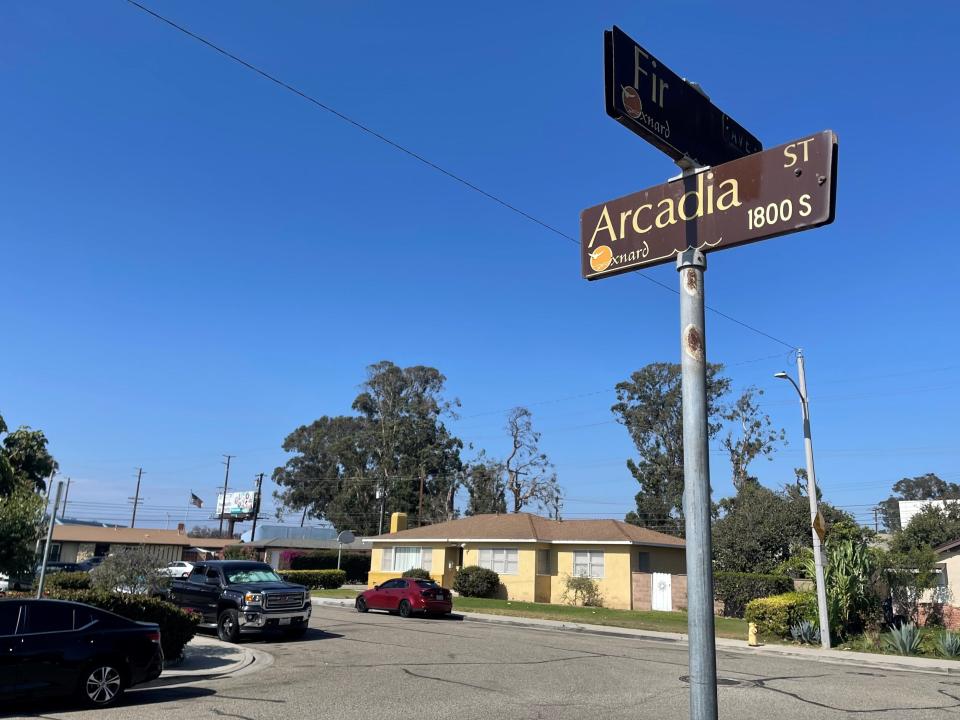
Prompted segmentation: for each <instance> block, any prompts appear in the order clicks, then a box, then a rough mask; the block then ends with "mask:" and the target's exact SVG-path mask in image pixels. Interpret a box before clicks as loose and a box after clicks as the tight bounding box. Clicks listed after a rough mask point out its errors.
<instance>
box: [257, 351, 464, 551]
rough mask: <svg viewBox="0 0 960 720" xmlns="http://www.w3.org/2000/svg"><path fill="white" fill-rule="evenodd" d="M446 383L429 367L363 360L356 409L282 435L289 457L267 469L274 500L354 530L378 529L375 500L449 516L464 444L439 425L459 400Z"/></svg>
mask: <svg viewBox="0 0 960 720" xmlns="http://www.w3.org/2000/svg"><path fill="white" fill-rule="evenodd" d="M445 382H446V378H445V377H444V376H443V375H442V374H441V373H440V372H439V371H438V370H436V369H435V368H431V367H425V366H420V365H418V366H414V367H408V368H400V367H398V366H396V365H394V364H393V363H391V362H387V361H384V362H379V363H376V364H374V365H371V366H370V367H368V368H367V379H366V381H365V382H364V384H363V386H362V387H361V392H360V394H359V395H357V397H356V399H355V400H354V401H353V406H352V407H353V409H354V411H355V412H356V413H357V414H356V415H352V416H336V417H329V416H323V417H321V418H319V419H318V420H316V421H314V422H313V423H311V424H310V425H305V426H301V427H299V428H297V429H296V430H294V431H293V432H292V433H291V434H290V435H288V436H287V438H286V439H285V440H284V442H283V449H284V450H285V451H286V452H288V453H293V457H291V458H290V459H289V460H288V461H287V462H286V464H285V465H283V466H282V467H278V468H276V469H275V470H274V472H273V479H274V482H276V483H277V484H278V485H279V486H280V487H281V488H282V490H281V491H279V492H277V493H276V497H277V498H278V500H279V501H280V502H281V503H282V504H283V505H285V506H286V507H288V508H291V509H297V510H304V509H305V510H307V511H308V512H309V514H310V515H311V516H313V517H318V518H324V519H326V520H328V521H330V522H331V523H332V524H333V525H334V526H335V527H336V528H337V529H338V530H353V531H356V532H359V533H361V534H371V533H376V532H377V531H378V529H379V521H380V508H381V505H382V507H383V510H384V514H389V513H391V512H406V513H408V514H411V515H415V516H418V517H419V518H420V520H421V522H434V521H437V520H442V519H447V518H449V517H452V516H453V514H454V508H453V498H454V495H455V493H456V487H457V483H458V480H459V475H460V471H461V469H462V462H461V460H460V450H461V449H462V447H463V443H462V442H461V441H460V440H459V438H456V437H454V436H453V435H451V434H450V432H449V430H448V429H447V427H446V425H445V424H444V420H445V419H446V418H447V417H455V416H454V414H453V408H454V407H456V406H457V405H458V403H457V402H456V401H447V400H445V399H444V397H443V390H444V383H445ZM421 497H422V498H423V501H422V504H421Z"/></svg>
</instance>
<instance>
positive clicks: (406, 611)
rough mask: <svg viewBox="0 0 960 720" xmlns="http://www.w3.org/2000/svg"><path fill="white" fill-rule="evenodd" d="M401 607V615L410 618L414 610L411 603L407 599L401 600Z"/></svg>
mask: <svg viewBox="0 0 960 720" xmlns="http://www.w3.org/2000/svg"><path fill="white" fill-rule="evenodd" d="M399 609H400V617H403V618H408V617H410V616H411V615H413V610H412V609H411V607H410V603H408V602H407V601H406V600H401V601H400V608H399Z"/></svg>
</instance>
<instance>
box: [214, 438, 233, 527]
mask: <svg viewBox="0 0 960 720" xmlns="http://www.w3.org/2000/svg"><path fill="white" fill-rule="evenodd" d="M224 457H225V458H226V459H227V461H226V462H225V463H224V465H226V466H227V472H226V474H225V475H224V476H223V501H222V502H221V503H220V509H219V511H218V512H219V514H220V530H219V531H218V533H217V534H218V535H220V537H223V512H224V510H225V509H226V507H227V483H228V482H229V481H230V460H232V459H233V458H235V457H236V455H224ZM230 525H231V529H232V527H233V523H231V524H230ZM230 534H231V535H233V533H232V532H231V533H230Z"/></svg>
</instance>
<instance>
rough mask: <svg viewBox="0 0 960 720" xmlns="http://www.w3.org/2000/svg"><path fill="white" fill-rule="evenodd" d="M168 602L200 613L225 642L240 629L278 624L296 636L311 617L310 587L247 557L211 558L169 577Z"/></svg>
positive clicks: (256, 629)
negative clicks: (178, 576) (186, 572)
mask: <svg viewBox="0 0 960 720" xmlns="http://www.w3.org/2000/svg"><path fill="white" fill-rule="evenodd" d="M168 599H169V600H170V602H172V603H174V604H175V605H178V606H180V607H182V608H184V609H185V610H193V611H195V612H198V613H200V614H201V615H203V623H202V626H205V627H211V628H213V627H215V628H216V630H217V635H218V636H219V637H220V639H221V640H225V641H226V642H237V640H239V638H240V633H242V632H259V631H262V630H272V629H276V630H282V631H284V632H285V633H286V634H287V635H289V636H292V637H300V636H301V635H303V634H304V633H305V632H306V631H307V624H308V623H309V622H310V609H311V604H310V593H309V592H307V588H305V587H304V586H303V585H294V584H293V583H288V582H284V581H283V580H281V579H280V576H279V575H277V573H276V572H275V571H274V569H273V568H272V567H270V566H269V565H267V564H266V563H262V562H254V561H251V560H215V561H210V562H201V563H197V564H195V565H194V566H193V571H192V572H191V573H190V576H189V577H188V578H187V579H186V580H173V581H172V582H171V583H170V588H169V590H168Z"/></svg>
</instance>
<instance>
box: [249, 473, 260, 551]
mask: <svg viewBox="0 0 960 720" xmlns="http://www.w3.org/2000/svg"><path fill="white" fill-rule="evenodd" d="M262 487H263V473H260V474H259V475H257V496H256V497H255V498H254V499H253V528H252V529H251V530H250V542H254V541H255V540H256V539H257V515H259V514H260V489H261V488H262Z"/></svg>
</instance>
